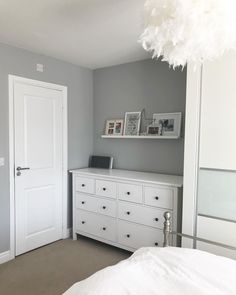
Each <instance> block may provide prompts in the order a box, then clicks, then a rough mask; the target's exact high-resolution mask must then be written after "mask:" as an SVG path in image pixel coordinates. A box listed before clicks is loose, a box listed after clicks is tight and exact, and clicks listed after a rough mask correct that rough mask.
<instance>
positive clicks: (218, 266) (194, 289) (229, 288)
mask: <svg viewBox="0 0 236 295" xmlns="http://www.w3.org/2000/svg"><path fill="white" fill-rule="evenodd" d="M164 234H165V242H164V243H165V246H168V243H169V235H170V219H169V217H168V216H167V218H166V222H165V226H164ZM173 294H174V295H183V294H191V295H213V294H214V295H235V294H236V261H235V260H231V259H228V258H225V257H221V256H216V255H213V254H209V253H207V252H203V251H199V250H194V249H185V248H176V247H165V248H141V249H139V250H137V251H136V252H135V253H134V254H133V255H132V256H131V257H130V258H129V259H127V260H124V261H121V262H120V263H118V264H116V265H114V266H110V267H107V268H105V269H103V270H101V271H99V272H97V273H95V274H94V275H92V276H91V277H89V278H87V279H85V280H83V281H81V282H78V283H76V284H75V285H73V286H72V287H71V288H70V289H69V290H68V291H67V292H65V293H64V295H173Z"/></svg>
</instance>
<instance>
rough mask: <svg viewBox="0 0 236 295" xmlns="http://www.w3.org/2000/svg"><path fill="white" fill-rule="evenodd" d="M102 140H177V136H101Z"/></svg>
mask: <svg viewBox="0 0 236 295" xmlns="http://www.w3.org/2000/svg"><path fill="white" fill-rule="evenodd" d="M101 137H102V138H119V139H121V138H122V139H179V136H160V135H102V136H101Z"/></svg>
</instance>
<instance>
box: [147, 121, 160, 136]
mask: <svg viewBox="0 0 236 295" xmlns="http://www.w3.org/2000/svg"><path fill="white" fill-rule="evenodd" d="M147 135H153V136H155V135H160V126H159V125H157V124H151V125H149V126H147Z"/></svg>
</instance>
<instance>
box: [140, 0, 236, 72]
mask: <svg viewBox="0 0 236 295" xmlns="http://www.w3.org/2000/svg"><path fill="white" fill-rule="evenodd" d="M145 12H146V18H147V21H146V28H145V30H144V32H143V34H142V35H141V37H140V42H141V43H142V45H143V47H144V49H145V50H147V51H150V52H152V53H153V57H154V58H155V57H156V58H159V57H162V60H163V61H167V62H168V63H169V64H170V65H171V66H173V67H177V66H182V67H184V66H185V65H186V63H188V62H192V63H194V64H198V63H201V62H203V61H205V60H213V59H215V58H217V57H219V56H220V55H222V54H223V53H224V52H225V51H226V50H229V49H236V0H147V1H146V3H145Z"/></svg>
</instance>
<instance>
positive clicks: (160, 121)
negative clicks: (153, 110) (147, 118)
mask: <svg viewBox="0 0 236 295" xmlns="http://www.w3.org/2000/svg"><path fill="white" fill-rule="evenodd" d="M153 121H154V123H155V124H157V125H159V126H160V131H159V132H160V134H159V135H162V136H176V137H180V133H181V122H182V113H181V112H178V113H159V114H153Z"/></svg>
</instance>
